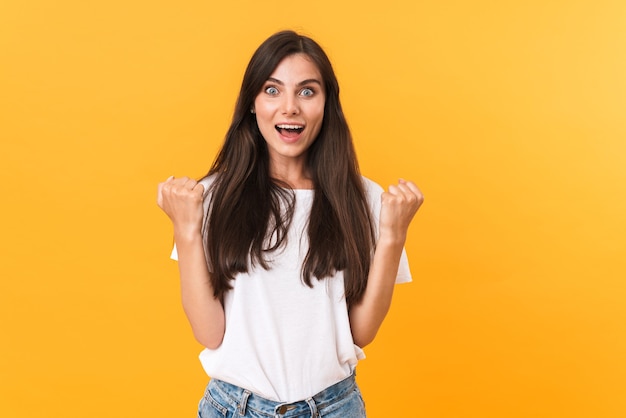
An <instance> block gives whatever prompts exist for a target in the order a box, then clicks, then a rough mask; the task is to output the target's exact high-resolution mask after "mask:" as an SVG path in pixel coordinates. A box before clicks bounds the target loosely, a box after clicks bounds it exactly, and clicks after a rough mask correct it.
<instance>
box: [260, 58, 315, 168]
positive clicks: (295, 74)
mask: <svg viewBox="0 0 626 418" xmlns="http://www.w3.org/2000/svg"><path fill="white" fill-rule="evenodd" d="M325 100H326V95H325V91H324V84H323V81H322V76H321V75H320V72H319V70H318V68H317V66H316V65H315V64H314V63H313V62H312V61H311V60H310V59H309V58H308V57H307V56H306V55H304V54H296V55H291V56H288V57H286V58H285V59H283V60H282V61H281V62H280V63H279V64H278V66H277V67H276V69H274V72H273V73H272V74H271V75H270V77H269V78H268V79H267V81H266V82H265V85H264V86H263V88H262V89H261V92H260V93H259V94H258V95H257V97H256V99H255V100H254V111H255V113H256V120H257V124H258V126H259V130H260V131H261V134H262V135H263V138H265V141H266V142H267V147H268V150H269V157H270V164H274V165H275V164H281V165H287V166H288V165H289V164H292V163H296V164H300V166H301V167H302V166H303V164H304V161H305V159H306V152H307V150H308V149H309V147H310V146H311V144H312V143H313V142H314V141H315V138H316V137H317V134H318V133H319V132H320V129H321V127H322V121H323V119H324V103H325Z"/></svg>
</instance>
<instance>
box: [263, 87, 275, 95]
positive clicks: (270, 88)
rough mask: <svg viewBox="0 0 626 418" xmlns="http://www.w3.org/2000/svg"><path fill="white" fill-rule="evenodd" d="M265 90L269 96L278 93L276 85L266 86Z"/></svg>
mask: <svg viewBox="0 0 626 418" xmlns="http://www.w3.org/2000/svg"><path fill="white" fill-rule="evenodd" d="M265 92H266V93H267V94H269V95H271V96H276V95H277V94H278V89H277V88H276V87H272V86H270V87H266V88H265Z"/></svg>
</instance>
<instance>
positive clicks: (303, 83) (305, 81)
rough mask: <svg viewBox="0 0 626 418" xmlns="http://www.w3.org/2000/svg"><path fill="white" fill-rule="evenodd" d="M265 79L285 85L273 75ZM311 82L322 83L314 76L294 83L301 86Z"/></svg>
mask: <svg viewBox="0 0 626 418" xmlns="http://www.w3.org/2000/svg"><path fill="white" fill-rule="evenodd" d="M267 81H271V82H272V83H276V84H278V85H280V86H284V85H285V83H283V82H282V81H280V80H279V79H277V78H274V77H270V78H268V79H267ZM311 83H315V84H318V85H320V86H321V85H322V83H321V82H320V81H319V80H318V79H316V78H309V79H306V80H302V81H301V82H299V83H298V84H296V86H298V87H302V86H304V85H306V84H311Z"/></svg>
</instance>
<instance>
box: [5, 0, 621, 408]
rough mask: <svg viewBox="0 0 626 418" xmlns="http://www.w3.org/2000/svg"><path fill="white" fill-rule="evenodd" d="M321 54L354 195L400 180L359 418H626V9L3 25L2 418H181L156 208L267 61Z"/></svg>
mask: <svg viewBox="0 0 626 418" xmlns="http://www.w3.org/2000/svg"><path fill="white" fill-rule="evenodd" d="M285 28H294V29H296V30H301V31H303V32H304V33H307V34H309V35H311V36H313V37H314V38H315V39H317V40H318V41H319V42H320V43H321V44H322V45H323V46H324V47H325V48H326V49H327V52H328V53H329V55H330V56H331V59H332V60H333V63H334V65H335V68H336V72H337V75H338V77H339V81H340V84H341V86H342V100H343V105H344V108H345V110H346V113H347V116H348V119H349V123H350V125H351V128H352V130H353V134H354V137H355V140H356V146H357V150H358V154H359V158H360V162H361V168H362V170H363V172H364V173H365V174H366V175H367V176H369V177H370V178H372V179H374V180H376V181H378V182H380V183H382V184H383V185H387V184H389V183H391V182H394V181H395V180H396V179H397V178H398V177H404V178H410V179H413V180H415V181H416V182H417V183H418V184H419V185H420V186H421V188H422V189H423V191H424V193H425V195H426V203H425V205H424V207H423V209H422V210H421V212H420V214H419V216H418V218H417V219H416V221H415V223H414V225H413V226H412V228H411V231H410V233H411V236H410V239H409V242H408V243H407V249H408V251H409V257H410V262H411V265H412V271H413V274H414V278H415V280H414V282H413V283H412V284H410V285H402V286H401V287H398V288H397V292H396V296H395V299H394V306H393V308H392V311H391V313H390V315H389V317H388V319H387V322H386V323H385V325H384V326H383V329H382V330H381V332H380V333H379V336H378V339H377V340H376V341H375V342H374V344H372V345H371V346H370V347H368V348H367V355H368V358H367V360H365V361H363V362H362V363H361V365H360V366H359V382H360V384H361V386H362V389H363V392H364V394H365V398H366V402H367V406H368V410H369V413H370V416H371V417H374V418H386V417H392V416H394V417H428V418H459V417H460V418H465V417H477V418H478V417H480V418H487V417H498V418H501V417H568V418H571V417H588V418H609V417H612V418H617V417H623V416H626V396H625V394H626V303H625V302H626V285H625V280H624V279H626V238H625V237H626V219H625V218H626V216H625V214H626V122H625V116H626V30H625V28H626V3H624V2H623V1H622V0H614V1H611V0H594V1H591V0H588V1H579V0H560V1H547V2H546V1H543V0H528V1H499V2H498V1H486V0H473V1H471V0H466V1H452V0H429V1H412V0H403V1H394V0H389V1H384V2H370V1H349V2H340V1H329V0H318V1H311V2H287V3H285V2H283V3H280V2H278V3H276V2H274V3H268V2H263V1H241V0H239V1H236V0H235V1H229V2H219V3H217V4H216V2H212V1H210V0H208V1H207V0H205V1H197V0H191V1H183V2H154V1H145V0H135V1H121V0H110V1H107V2H104V1H100V2H92V1H83V0H74V1H71V0H59V1H43V0H20V1H13V2H11V1H7V0H5V1H3V2H1V3H0V138H1V148H0V149H1V151H0V170H1V173H2V179H1V180H0V182H1V184H2V186H0V193H1V194H0V196H1V199H2V200H1V202H2V203H1V205H0V211H1V215H2V216H1V217H0V223H1V225H0V231H1V234H2V239H0V254H1V257H2V258H1V262H0V277H1V281H0V319H1V324H0V325H1V329H0V338H1V340H0V416H2V417H7V418H22V417H59V418H74V417H83V416H90V417H184V416H194V414H195V408H196V404H197V401H198V399H199V398H200V396H201V394H202V391H203V388H204V385H205V384H206V381H207V377H206V376H205V375H204V373H203V371H202V369H201V367H200V364H199V362H198V360H197V357H196V356H197V354H198V352H199V351H200V349H201V347H199V345H198V344H197V343H195V341H194V340H193V337H192V334H191V331H190V329H189V326H188V325H187V323H186V320H185V318H184V315H183V312H182V309H181V307H180V302H179V293H178V292H179V291H178V283H177V270H176V265H175V263H174V262H172V261H170V260H169V259H168V254H169V250H170V247H171V244H172V239H171V232H172V231H171V226H170V225H169V223H168V221H167V218H166V217H165V215H163V214H162V213H160V212H159V210H158V208H157V207H156V204H155V193H156V184H157V183H158V182H159V181H161V180H162V179H165V178H166V177H168V176H169V175H171V174H174V175H178V176H180V175H190V176H200V175H202V174H203V173H204V172H205V171H206V170H207V169H208V166H209V164H210V163H211V161H212V159H213V156H214V153H215V151H216V149H217V147H218V146H219V144H220V143H221V140H222V138H223V135H224V133H225V130H226V127H227V126H228V123H229V120H230V116H231V112H232V109H233V105H234V101H235V97H236V94H237V91H238V86H239V83H240V81H241V77H242V74H243V71H244V67H245V65H246V63H247V61H248V59H249V57H250V55H251V54H252V52H253V51H254V49H255V48H256V47H257V46H258V44H259V43H260V42H262V41H263V40H264V39H265V38H266V37H267V36H269V35H270V34H272V33H273V32H275V31H277V30H280V29H285Z"/></svg>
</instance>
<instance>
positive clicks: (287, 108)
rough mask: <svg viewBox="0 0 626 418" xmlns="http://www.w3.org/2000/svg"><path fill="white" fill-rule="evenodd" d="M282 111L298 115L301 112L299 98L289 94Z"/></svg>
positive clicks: (284, 113) (286, 113)
mask: <svg viewBox="0 0 626 418" xmlns="http://www.w3.org/2000/svg"><path fill="white" fill-rule="evenodd" d="M282 105H283V106H282V107H283V109H282V111H283V115H297V114H298V113H300V104H299V103H298V99H297V98H296V97H293V96H291V95H287V96H286V97H285V98H284V100H283V103H282Z"/></svg>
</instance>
